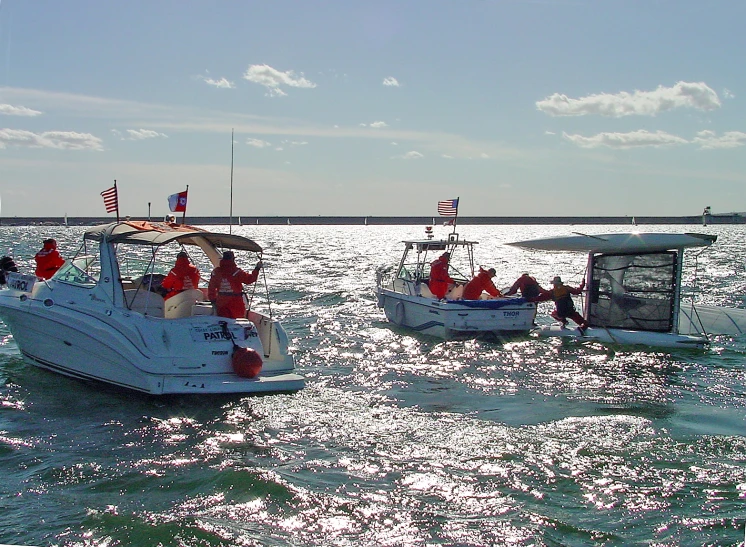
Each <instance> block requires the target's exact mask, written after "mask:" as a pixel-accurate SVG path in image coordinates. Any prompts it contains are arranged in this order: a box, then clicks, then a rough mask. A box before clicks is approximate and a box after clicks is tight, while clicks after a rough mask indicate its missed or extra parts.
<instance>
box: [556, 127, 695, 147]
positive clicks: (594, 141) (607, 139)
mask: <svg viewBox="0 0 746 547" xmlns="http://www.w3.org/2000/svg"><path fill="white" fill-rule="evenodd" d="M562 137H563V138H565V139H566V140H568V141H570V142H571V143H573V144H576V145H577V146H580V147H581V148H598V147H600V146H606V147H608V148H643V147H654V148H657V147H661V146H674V145H681V144H687V143H688V141H687V140H686V139H682V138H681V137H677V136H675V135H671V134H669V133H666V132H664V131H656V132H655V133H651V132H649V131H646V130H644V129H643V130H640V131H631V132H629V133H599V134H598V135H594V136H593V137H583V136H582V135H568V134H567V133H562Z"/></svg>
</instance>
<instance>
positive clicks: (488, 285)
mask: <svg viewBox="0 0 746 547" xmlns="http://www.w3.org/2000/svg"><path fill="white" fill-rule="evenodd" d="M493 277H495V268H490V269H489V270H485V269H484V268H481V267H480V268H479V273H478V274H477V275H475V276H474V279H472V280H471V281H469V282H468V283H467V284H466V285H465V286H464V300H479V297H480V296H481V295H482V291H484V292H486V293H487V294H489V295H490V296H492V297H495V298H497V297H499V296H502V293H501V292H500V291H499V290H498V288H497V287H495V284H494V283H493V282H492V278H493Z"/></svg>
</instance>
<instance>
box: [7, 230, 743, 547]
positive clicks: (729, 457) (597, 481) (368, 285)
mask: <svg viewBox="0 0 746 547" xmlns="http://www.w3.org/2000/svg"><path fill="white" fill-rule="evenodd" d="M629 228H631V227H623V226H595V227H594V226H583V227H572V226H541V227H537V226H520V227H515V226H473V227H472V226H464V227H460V228H459V232H460V233H461V236H462V237H463V238H467V239H473V240H477V241H479V242H480V244H479V245H478V246H477V259H478V262H479V263H481V264H483V265H485V266H494V267H495V268H496V269H497V271H498V274H497V278H496V279H498V280H499V283H498V285H500V286H507V285H510V283H511V282H512V281H513V280H514V278H515V277H517V276H518V275H519V274H520V273H521V272H523V271H524V270H526V271H530V272H532V273H533V274H534V275H536V276H537V278H538V279H539V280H540V281H541V282H542V283H543V284H544V285H545V286H547V285H548V282H549V280H550V279H551V277H552V276H554V275H556V274H559V275H562V277H563V278H564V279H566V281H568V282H570V283H577V282H579V281H580V279H581V276H582V274H583V271H584V268H585V257H584V256H582V255H579V254H551V255H549V254H543V253H536V252H528V251H522V250H519V249H514V248H510V247H504V246H502V245H501V244H502V243H504V242H508V241H514V240H520V239H528V238H532V237H546V236H551V235H569V234H570V233H571V232H572V231H573V230H576V229H577V230H579V231H582V232H584V233H591V234H593V233H604V232H612V231H616V232H618V231H628V230H629ZM82 230H83V229H82V228H77V227H75V228H72V227H71V228H64V227H45V228H39V227H28V228H23V227H2V226H0V254H6V253H8V252H10V253H11V254H12V255H13V256H14V257H15V258H16V261H17V262H18V263H19V265H20V266H21V267H22V268H24V269H26V270H31V269H32V268H31V266H30V264H31V260H30V259H31V257H32V256H33V254H34V253H35V252H36V250H38V247H39V246H40V242H41V240H42V239H43V238H44V237H50V236H51V237H56V239H57V240H58V242H59V244H60V247H61V249H62V250H63V254H70V253H72V252H74V251H75V250H77V247H78V245H79V242H80V236H81V233H82ZM441 230H442V231H443V233H445V230H446V229H445V228H441V227H436V234H437V235H440V232H441ZM640 230H641V231H672V232H679V231H699V232H704V233H715V234H718V235H719V239H718V242H717V243H716V244H715V245H714V246H713V247H712V248H710V249H709V250H707V251H705V252H704V253H703V254H702V255H701V256H700V257H699V259H698V262H697V272H698V280H699V281H698V285H697V289H698V291H699V292H700V294H701V298H702V300H703V301H704V302H707V303H714V304H722V305H729V306H735V307H746V301H745V300H744V297H745V296H746V272H745V271H744V270H745V269H746V268H745V265H746V246H745V245H744V243H743V242H744V240H746V228H745V227H742V226H708V227H702V226H656V227H647V226H646V227H640ZM234 231H237V232H238V233H241V234H243V235H248V236H249V237H252V238H254V239H256V240H257V241H258V242H259V243H260V244H262V245H263V246H264V248H265V265H266V271H267V275H268V278H269V282H270V290H271V292H272V295H273V297H274V299H275V300H276V304H275V306H274V307H273V310H274V313H275V315H277V316H279V317H280V318H281V320H282V321H283V324H284V325H285V328H286V329H287V331H288V334H289V336H290V339H291V343H292V346H293V348H294V351H295V355H296V358H297V363H298V368H299V371H300V372H301V373H302V374H304V375H305V376H306V377H307V382H308V385H307V388H306V389H305V390H303V391H301V392H299V393H297V394H293V395H270V396H262V397H223V398H221V397H209V398H188V397H170V398H151V397H145V396H140V395H137V394H131V393H127V392H122V391H117V390H114V389H110V388H107V387H103V386H101V385H95V384H87V383H81V382H78V381H74V380H70V379H67V378H64V377H61V376H58V375H55V374H52V373H49V372H46V371H42V370H39V369H36V368H34V367H31V366H29V365H27V364H25V363H24V362H23V361H22V359H21V357H20V354H19V352H18V349H17V347H16V346H15V343H14V342H13V338H12V336H10V333H9V331H8V329H7V328H6V327H5V325H4V324H2V323H0V477H1V480H2V486H1V487H0V543H4V544H23V545H39V546H41V545H44V546H46V545H64V546H117V545H122V546H153V545H163V546H233V545H240V546H251V545H298V546H316V545H335V546H336V545H341V546H347V545H350V546H355V545H364V546H395V545H396V546H398V545H405V546H425V545H463V546H482V545H511V546H529V545H532V546H533V545H535V546H591V545H592V546H597V545H599V546H600V545H603V546H612V545H656V546H657V545H681V546H689V545H731V546H733V545H739V544H742V542H743V541H744V523H745V522H746V364H745V361H746V359H745V358H744V356H745V354H746V338H738V339H731V338H723V339H716V340H714V341H713V344H712V346H711V348H710V349H708V350H706V351H698V352H696V351H680V352H662V351H643V350H640V349H629V348H611V349H609V348H605V347H603V346H599V345H593V344H585V345H582V344H578V343H575V342H567V341H565V342H562V341H557V340H549V341H546V340H541V341H540V340H538V339H536V338H533V337H525V338H519V339H515V340H512V341H509V342H506V343H498V342H494V341H492V342H490V341H476V340H471V341H458V342H443V341H440V340H437V339H433V338H427V337H421V336H413V335H410V334H409V333H407V332H405V331H402V330H400V329H398V328H395V327H392V326H391V325H389V324H388V323H387V322H386V320H385V318H384V316H383V313H382V311H381V310H379V309H378V308H377V307H376V305H375V297H374V288H375V271H376V269H377V268H378V267H379V266H381V265H386V264H388V265H393V264H394V263H395V262H396V261H397V260H398V259H399V256H400V252H401V243H400V242H401V240H403V239H407V238H418V237H422V236H423V235H424V227H416V226H388V227H387V226H368V227H366V226H343V227H340V226H314V227H307V226H272V227H268V226H250V227H247V226H244V227H241V228H235V227H234ZM686 279H687V280H688V282H689V283H691V277H690V276H686ZM542 306H546V307H542V308H541V310H540V313H541V312H542V311H543V312H545V313H548V312H549V310H550V308H549V305H548V304H542Z"/></svg>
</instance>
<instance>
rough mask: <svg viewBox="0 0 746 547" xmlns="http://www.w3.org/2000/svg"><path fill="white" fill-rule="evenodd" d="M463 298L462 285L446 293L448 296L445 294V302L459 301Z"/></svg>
mask: <svg viewBox="0 0 746 547" xmlns="http://www.w3.org/2000/svg"><path fill="white" fill-rule="evenodd" d="M463 297H464V286H463V285H456V286H455V287H453V288H452V289H451V290H450V291H448V294H446V300H459V299H461V298H463Z"/></svg>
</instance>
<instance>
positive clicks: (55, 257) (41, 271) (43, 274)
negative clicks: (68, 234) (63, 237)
mask: <svg viewBox="0 0 746 547" xmlns="http://www.w3.org/2000/svg"><path fill="white" fill-rule="evenodd" d="M43 245H44V246H43V247H42V249H41V250H40V251H39V252H38V253H36V256H34V260H36V277H40V278H41V279H49V278H50V277H52V276H53V275H54V272H56V271H57V270H59V269H60V266H62V265H63V264H64V263H65V261H64V260H63V258H62V257H61V256H60V253H59V251H58V250H57V242H56V241H55V240H54V239H51V238H50V239H45V240H44V242H43Z"/></svg>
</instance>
